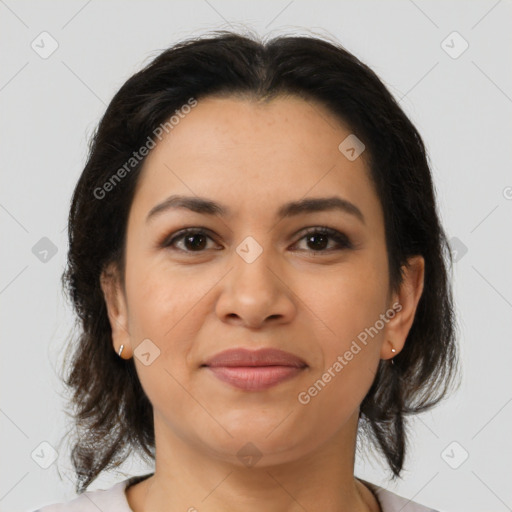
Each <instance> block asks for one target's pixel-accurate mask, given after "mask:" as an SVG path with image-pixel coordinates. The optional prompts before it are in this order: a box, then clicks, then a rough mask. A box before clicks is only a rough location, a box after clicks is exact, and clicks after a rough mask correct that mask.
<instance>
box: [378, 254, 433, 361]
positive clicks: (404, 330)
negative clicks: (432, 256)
mask: <svg viewBox="0 0 512 512" xmlns="http://www.w3.org/2000/svg"><path fill="white" fill-rule="evenodd" d="M402 268H403V269H404V271H403V280H402V284H401V285H400V290H399V292H398V293H395V294H394V296H393V300H392V302H391V306H390V308H393V309H394V310H395V316H394V317H393V318H391V319H390V320H389V322H388V323H387V326H386V339H385V341H384V343H383V345H382V348H381V353H380V357H381V359H391V358H393V357H395V356H396V355H397V354H398V353H399V352H400V351H401V350H402V349H403V348H404V345H405V340H406V338H407V335H408V334H409V331H410V329H411V327H412V324H413V321H414V315H415V314H416V308H417V306H418V302H419V301H420V298H421V294H422V293H423V285H424V277H425V260H424V258H423V257H422V256H419V255H418V256H413V257H411V258H409V259H408V260H407V264H406V265H404V266H403V267H402ZM392 348H394V349H395V350H396V352H392V351H391V349H392Z"/></svg>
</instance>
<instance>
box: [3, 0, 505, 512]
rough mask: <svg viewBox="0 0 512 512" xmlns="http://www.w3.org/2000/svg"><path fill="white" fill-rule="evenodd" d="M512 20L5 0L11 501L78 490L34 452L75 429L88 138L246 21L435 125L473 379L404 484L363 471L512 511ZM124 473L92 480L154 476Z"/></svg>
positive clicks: (7, 504) (442, 203) (454, 506)
mask: <svg viewBox="0 0 512 512" xmlns="http://www.w3.org/2000/svg"><path fill="white" fill-rule="evenodd" d="M511 21H512V3H511V2H510V1H505V0H502V1H478V2H477V1H475V2H469V1H468V2H460V1H443V2H441V1H420V0H415V1H414V2H413V1H408V0H402V1H394V2H391V1H380V2H377V1H373V2H371V1H357V2H356V1H337V2H325V1H324V2H319V1H316V2H307V1H300V0H294V1H293V0H292V1H289V0H282V1H281V0H278V1H273V2H257V3H256V2H235V1H221V0H197V1H190V2H169V1H167V2H158V1H146V2H142V1H132V2H129V1H124V2H121V1H117V2H115V1H100V0H92V1H85V0H81V1H67V2H48V1H46V2H35V1H33V2H23V1H15V0H5V1H3V0H0V38H1V39H0V42H1V48H2V51H1V56H0V58H1V62H0V106H1V111H2V115H1V118H0V127H1V134H0V144H1V155H2V158H1V165H2V186H1V190H0V220H1V229H2V241H3V243H2V244H1V252H2V256H1V257H2V260H1V261H2V266H1V275H0V301H1V309H0V314H1V327H2V340H1V341H2V348H1V363H2V367H1V390H2V394H1V402H0V427H1V436H0V442H1V458H0V460H1V461H2V463H1V468H0V510H1V511H2V512H4V511H10V512H23V511H30V510H35V508H36V507H38V506H41V505H44V504H47V503H50V502H55V501H65V500H67V499H71V498H72V497H74V492H73V488H72V485H71V481H70V480H69V476H70V475H71V473H70V468H71V465H70V462H69V460H68V455H69V453H68V451H66V449H64V448H65V447H62V449H61V451H60V453H59V459H58V461H57V463H54V464H52V465H51V466H50V467H49V468H48V469H42V468H41V467H40V466H39V465H38V464H37V463H36V462H35V461H34V460H33V459H32V458H31V453H32V452H33V451H34V450H36V453H39V454H40V457H42V459H44V457H47V456H48V453H49V452H48V450H49V449H48V446H47V445H43V446H42V447H40V443H42V442H47V443H50V444H51V445H52V446H54V447H57V446H58V443H59V441H60V440H61V437H62V434H63V433H64V431H65V429H66V428H69V423H67V421H68V418H67V417H66V416H65V414H64V412H63V407H64V399H63V396H62V387H61V384H60V382H59V379H58V377H57V371H58V365H59V364H60V362H61V359H62V355H63V347H64V345H65V342H66V337H67V336H68V334H69V330H70V329H71V328H72V325H73V317H72V315H71V312H70V309H69V307H68V306H67V304H66V302H65V299H64V297H63V294H62V292H61V289H60V275H61V273H62V270H63V268H64V263H65V256H66V249H67V246H66V243H67V239H66V228H65V226H66V215H67V210H68V204H69V199H70V196H71V192H72V189H73V187H74V184H75V182H76V180H77V179H78V176H79V174H80V173H81V170H82V167H83V165H84V162H85V157H86V151H87V146H86V144H87V140H88V137H89V135H90V134H91V132H92V130H93V128H94V127H95V126H96V124H97V122H98V121H99V119H100V116H101V115H102V114H103V112H104V110H105V107H106V105H107V104H108V102H109V101H110V99H111V98H112V96H113V94H114V93H115V92H116V91H117V90H118V88H119V87H120V86H121V85H122V83H123V82H124V81H125V80H126V79H127V78H128V77H129V76H130V75H131V74H133V73H134V72H135V71H137V70H138V69H140V68H141V67H142V65H143V64H146V63H147V62H149V60H150V59H151V58H152V57H153V56H155V55H156V54H157V53H158V52H159V51H160V50H163V49H164V48H166V47H168V46H169V45H170V44H172V43H174V42H176V41H178V40H180V39H183V38H185V37H188V36H190V35H199V34H201V33H203V32H204V31H207V30H210V29H218V28H226V29H229V28H234V29H235V30H237V29H240V28H242V29H243V27H244V26H247V27H250V28H252V29H254V30H256V31H257V32H258V33H260V34H268V33H272V34H275V35H277V34H281V33H283V32H287V33H292V32H293V33H296V32H299V33H306V34H310V33H311V32H315V33H317V34H319V35H325V36H328V37H335V38H337V39H338V40H339V41H340V42H341V43H342V44H343V45H344V46H345V47H346V48H347V49H348V50H350V51H352V52H353V53H355V54H356V55H357V56H358V57H359V58H361V59H362V60H363V61H364V62H366V63H367V64H368V65H370V67H372V68H373V69H374V70H375V71H376V72H377V74H378V75H379V76H380V77H381V79H383V81H384V82H385V83H386V84H387V85H388V87H389V88H390V89H391V91H392V92H393V94H394V95H396V96H397V97H398V98H400V99H401V105H402V107H403V108H404V109H405V111H406V112H407V113H408V115H409V116H410V118H411V119H412V121H413V122H414V123H415V124H416V126H417V127H418V129H419V131H420V132H421V134H422V135H423V137H424V140H425V142H426V145H427V147H428V150H429V154H430V158H431V161H432V167H433V173H434V178H435V184H436V189H437V193H438V201H439V207H440V210H441V215H442V221H443V223H444V226H445V227H446V230H447V233H448V235H449V237H450V238H451V237H456V239H458V240H456V241H455V242H453V246H454V247H455V248H457V249H458V257H459V258H460V259H459V260H458V262H457V264H456V265H455V271H454V287H455V299H456V306H457V312H458V315H459V320H458V321H459V340H460V345H461V353H462V363H463V367H464V375H463V384H462V386H461V388H460V390H459V391H458V392H457V393H456V394H455V395H453V396H452V397H451V398H450V399H449V400H447V401H446V402H444V403H443V404H442V405H440V406H439V407H438V408H437V409H435V410H434V411H433V412H432V413H428V414H424V415H422V416H421V417H418V418H416V419H415V420H414V421H413V422H411V432H412V435H411V451H410V454H409V457H408V459H407V463H406V471H404V474H403V479H402V480H400V481H399V482H398V483H396V484H392V483H390V482H388V481H387V480H386V479H387V475H388V474H389V473H388V472H387V471H386V470H385V467H384V466H383V465H382V464H381V463H379V462H378V461H377V460H374V459H369V460H359V461H358V463H357V467H356V474H357V475H358V476H360V477H363V478H366V479H367V480H370V481H373V482H375V483H377V484H380V485H384V486H387V487H388V488H389V489H391V490H394V491H395V492H397V493H399V494H402V495H404V496H406V497H408V498H412V499H414V500H415V501H419V502H420V503H425V504H428V505H431V506H433V507H436V508H438V509H439V510H441V511H450V512H451V511H454V512H455V511H464V512H471V511H478V510H485V511H489V510H493V511H497V512H499V511H506V510H512V486H511V485H510V484H511V473H510V468H511V467H510V460H512V437H511V436H510V432H511V423H512V421H511V420H512V403H511V402H512V387H511V385H510V384H511V381H510V368H511V367H512V345H511V340H510V332H511V328H512V315H511V308H512V286H511V285H512V273H511V271H510V261H511V253H512V250H511V249H512V247H511V245H512V242H511V237H510V219H511V212H512V200H511V198H512V175H511V173H510V162H511V159H510V156H511V139H510V136H511V133H512V118H511V113H512V72H511V65H510V63H511V62H512V59H511V57H512V55H511V53H512V30H511V29H510V27H511ZM43 31H47V32H48V33H50V34H51V36H52V37H53V38H54V39H55V40H56V41H57V42H58V45H59V46H58V49H57V50H56V51H55V52H54V53H53V54H52V55H51V56H49V57H48V58H47V59H43V58H42V57H41V56H40V55H39V54H38V53H36V52H35V51H34V50H33V49H32V48H31V43H32V41H34V40H35V41H36V43H37V42H38V41H40V38H39V39H38V36H39V34H40V33H41V32H43ZM453 31H457V32H458V33H459V34H460V35H461V36H462V37H463V38H464V39H465V40H466V41H467V42H468V43H469V48H468V49H467V50H466V51H465V52H464V53H463V54H462V55H460V56H459V57H458V58H456V59H454V58H452V57H451V56H450V55H448V54H447V53H446V51H445V50H444V49H443V47H442V46H441V43H442V41H443V40H445V38H446V37H447V36H448V35H449V34H451V33H452V32H453ZM38 44H39V45H40V46H42V44H43V43H41V42H39V43H38ZM446 44H448V45H449V46H452V47H453V48H452V49H451V50H450V51H452V53H453V52H454V51H457V50H458V49H460V48H461V46H460V44H461V41H459V40H457V39H455V40H454V39H453V38H452V39H448V41H447V43H445V45H446ZM45 48H46V49H48V48H49V43H48V40H47V42H46V43H45ZM91 235H93V234H91ZM42 237H48V238H49V239H50V240H51V241H52V242H53V244H55V246H56V248H57V253H56V254H55V256H53V257H51V258H48V261H46V262H42V261H40V259H39V258H38V257H36V255H35V254H34V253H33V252H32V248H33V246H34V245H35V244H36V243H37V242H38V241H39V240H40V239H41V238H42ZM461 244H464V246H465V247H466V248H467V253H466V254H464V255H463V256H462V257H460V256H461V255H462V252H461V251H460V247H462V245H461ZM453 441H456V442H457V443H458V444H457V445H452V446H450V447H449V448H448V450H447V451H445V449H446V448H447V447H448V446H449V445H450V443H452V442H453ZM464 451H467V453H468V454H469V457H468V459H467V460H466V461H465V462H464V463H463V464H461V465H460V466H459V467H458V468H457V469H453V468H452V467H450V465H449V464H448V463H447V462H446V461H449V462H450V463H451V464H452V465H457V464H459V463H460V461H461V460H462V457H463V456H464ZM443 453H444V458H443V455H442V454H443ZM44 454H45V455H44ZM43 455H44V456H43ZM57 465H58V467H59V468H60V470H61V476H59V473H58V472H57ZM120 469H121V470H122V471H123V472H120V473H117V474H114V473H113V474H110V475H104V476H102V477H101V478H100V479H98V480H97V482H96V483H95V484H94V485H93V486H92V489H95V488H101V487H103V488H105V487H107V486H110V485H112V484H113V483H115V482H116V481H119V480H121V479H124V478H125V477H126V476H127V475H130V474H140V473H143V472H146V471H147V470H148V469H149V468H147V467H146V466H143V465H141V464H139V463H138V462H137V461H132V462H131V463H130V464H127V465H125V466H123V467H122V468H120ZM105 512H107V511H105Z"/></svg>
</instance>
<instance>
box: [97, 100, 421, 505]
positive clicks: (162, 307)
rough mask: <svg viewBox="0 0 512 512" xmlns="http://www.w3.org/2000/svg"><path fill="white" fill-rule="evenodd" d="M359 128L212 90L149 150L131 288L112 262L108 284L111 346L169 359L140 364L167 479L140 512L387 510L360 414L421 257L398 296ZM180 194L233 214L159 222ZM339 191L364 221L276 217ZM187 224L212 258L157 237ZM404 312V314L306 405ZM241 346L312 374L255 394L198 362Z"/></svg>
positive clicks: (157, 483)
mask: <svg viewBox="0 0 512 512" xmlns="http://www.w3.org/2000/svg"><path fill="white" fill-rule="evenodd" d="M350 133H351V132H350V129H349V128H348V127H346V126H345V125H344V124H343V123H341V122H340V121H339V120H338V119H337V118H335V117H333V115H332V114H331V113H330V112H329V111H328V110H327V109H325V107H323V106H322V105H319V104H317V103H313V102H311V101H307V102H306V101H305V100H303V99H300V98H297V97H293V96H291V97H290V96H288V97H279V98H276V99H274V100H272V101H271V102H269V103H267V104H265V103H263V102H257V101H255V100H252V99H247V98H245V99H244V98H235V97H229V98H220V97H208V98H205V99H201V100H200V101H199V103H198V105H197V106H196V107H195V108H193V109H192V110H191V112H190V113H189V114H187V115H186V117H184V118H183V119H181V120H180V122H179V124H177V125H176V126H175V127H174V128H173V130H172V131H171V132H170V133H169V134H168V135H167V136H166V137H165V138H164V139H163V140H162V141H161V142H159V143H158V144H157V146H156V147H155V148H154V149H153V150H152V151H151V152H150V154H149V155H148V157H147V159H146V161H145V164H144V168H143V171H142V173H141V176H140V179H139V182H138V185H137V190H136V193H135V196H134V200H133V203H132V206H131V210H130V213H129V219H128V231H127V245H126V271H125V288H124V289H123V287H122V286H121V285H120V284H119V279H118V278H117V279H116V268H115V267H109V268H107V269H105V272H104V274H103V276H102V288H103V291H104V295H105V300H106V302H107V308H108V314H109V319H110V323H111V326H112V341H113V348H114V350H116V352H117V351H118V350H119V347H120V346H121V345H122V344H123V345H124V350H123V353H122V357H123V358H125V359H128V358H130V357H134V351H135V350H136V348H137V346H138V345H139V344H140V343H141V342H142V340H144V339H147V338H149V339H150V340H151V341H152V343H154V345H155V346H156V347H158V349H159V350H160V355H159V356H158V357H157V358H156V359H155V360H154V361H153V362H152V363H151V364H150V365H148V366H146V365H144V364H143V363H142V362H141V360H140V359H139V358H138V357H135V364H136V368H137V373H138V376H139V378H140V381H141V384H142V386H143V388H144V391H145V392H146V394H147V396H148V398H149V400H150V401H151V403H152V405H153V409H154V422H155V438H156V461H155V474H154V476H152V477H150V478H148V479H146V480H144V481H142V482H140V483H138V484H135V485H133V486H131V487H129V488H128V489H127V490H126V496H127V499H128V503H129V505H130V507H131V508H132V510H133V511H134V512H143V511H147V510H152V511H153V512H164V511H165V512H174V511H176V512H177V511H187V510H190V511H192V510H195V509H197V510H198V511H201V512H202V511H208V512H217V511H225V510H230V511H244V512H252V511H258V512H259V511H261V510H265V511H268V512H278V511H279V512H282V511H290V512H291V511H299V510H300V511H303V510H304V509H306V510H325V511H332V512H334V511H336V512H339V511H349V510H350V511H367V510H371V511H379V510H380V507H379V504H378V502H377V500H376V498H375V497H374V495H373V494H372V493H371V491H370V490H369V489H368V488H367V487H366V486H364V485H363V484H362V483H361V482H360V481H359V480H357V479H356V478H355V477H354V457H355V443H356V432H357V424H358V414H359V406H360V403H361V401H362V400H363V398H364V396H365V395H366V393H367V391H368V389H369V388H370V386H371V384H372V381H373V378H374V375H375V372H376V369H377V366H378V363H379V360H380V359H389V358H391V357H394V356H395V355H396V354H398V353H399V352H400V350H401V349H402V348H403V346H404V343H405V340H406V337H407V334H408V332H409V330H410V328H411V325H412V322H413V319H414V314H415V311H416V307H417V304H418V301H419V299H420V296H421V293H422V291H423V279H424V260H423V258H422V257H421V256H417V257H414V258H411V260H410V261H409V266H408V267H406V268H405V278H404V281H403V284H402V286H401V288H400V290H399V291H398V292H397V293H391V292H390V286H389V278H388V261H387V254H386V245H385V233H384V218H383V212H382V208H381V205H380V201H379V199H378V196H377V195H376V192H375V190H374V188H373V185H372V183H371V182H370V180H369V174H368V169H367V167H366V164H365V160H364V153H363V155H362V156H360V157H359V158H357V159H356V160H354V161H349V160H348V159H347V158H346V157H345V156H344V155H343V154H342V153H341V152H340V151H339V150H338V145H339V144H340V142H341V141H343V140H344V139H345V137H347V136H348V135H349V134H350ZM171 194H183V195H187V196H200V197H205V198H209V199H212V200H214V201H217V202H220V203H222V204H224V205H226V206H228V207H229V208H230V209H231V210H232V214H231V216H227V217H225V218H221V217H220V216H218V215H205V214H200V213H196V212H192V211H189V210H186V209H174V210H168V211H166V212H164V213H161V214H160V215H157V216H155V217H154V218H152V219H151V221H149V222H146V216H147V215H148V212H149V211H150V210H151V209H152V208H153V207H154V206H155V205H157V204H158V203H160V202H161V201H163V200H164V199H166V198H167V197H168V196H170V195H171ZM333 195H337V196H340V197H343V198H345V199H347V200H349V201H350V202H352V203H353V204H355V205H356V206H357V207H358V208H359V209H360V210H361V212H362V213H363V215H364V218H365V223H362V222H361V221H360V220H358V219H357V217H355V216H353V215H350V214H347V213H344V212H341V211H337V210H332V211H324V212H314V213H311V212H309V213H304V214H301V215H298V216H294V217H289V218H285V219H282V220H278V219H277V218H276V217H275V215H276V211H277V209H278V208H279V207H280V206H281V205H282V204H283V203H285V202H288V201H292V200H299V199H302V198H304V197H305V196H307V197H308V198H312V197H326V196H328V197H330V196H333ZM319 226H328V227H331V228H333V229H336V230H337V231H339V232H341V233H344V234H345V235H346V236H348V237H349V239H350V240H351V241H352V243H353V244H354V247H353V248H343V247H338V244H337V242H336V241H335V240H333V239H332V238H328V239H326V242H325V245H322V246H321V248H320V249H318V246H319V245H321V243H319V241H318V239H315V241H314V242H313V243H312V242H311V240H310V238H309V237H306V238H304V237H305V234H306V233H304V229H305V228H309V227H319ZM187 227H197V228H203V229H206V230H208V231H207V232H206V233H205V235H206V236H207V237H210V238H206V239H204V240H203V241H201V236H199V238H198V237H197V236H196V238H195V239H193V242H194V243H195V244H196V245H199V246H200V249H199V251H197V250H196V251H195V252H194V247H195V246H194V243H190V242H189V243H187V239H186V238H182V239H181V240H179V241H177V242H175V243H174V248H173V247H172V246H169V247H160V246H159V245H158V243H159V242H160V241H161V240H162V239H164V238H166V237H167V238H168V239H169V238H170V237H169V236H170V235H172V234H174V233H177V232H178V231H179V230H181V229H183V228H187ZM203 236H204V234H203ZM247 236H251V237H253V238H254V239H255V240H256V241H257V243H258V244H259V245H260V246H261V248H262V250H263V252H262V253H261V255H260V256H259V257H258V258H257V259H256V260H255V261H253V262H252V263H248V262H247V261H245V260H244V259H243V258H242V257H240V256H239V254H238V253H237V252H236V249H237V247H238V246H239V245H240V243H241V242H242V241H243V240H244V239H245V238H246V237H247ZM320 242H321V240H320ZM201 244H203V245H201ZM315 248H316V249H317V251H316V252H315ZM180 249H181V251H180ZM186 251H188V253H187V252H186ZM322 251H323V252H322ZM117 277H119V276H117ZM395 302H398V303H399V304H401V307H402V309H401V310H400V312H397V313H396V314H395V316H394V317H393V318H392V319H391V320H389V321H388V322H387V323H385V326H384V328H383V329H381V330H380V331H379V333H378V335H375V336H374V337H373V338H369V342H368V344H367V345H366V346H364V347H363V349H362V350H361V351H360V352H359V353H358V354H357V355H355V356H354V357H353V359H352V360H351V361H350V362H349V363H348V364H347V365H346V366H345V367H344V368H343V370H342V371H341V372H339V374H337V375H336V377H334V378H332V379H331V381H330V382H329V383H328V384H327V385H326V386H325V387H324V388H323V389H322V390H321V392H319V393H318V394H317V396H315V397H313V398H312V399H311V401H310V402H309V403H308V404H306V405H303V404H301V403H299V401H298V400H297V396H298V393H299V392H301V391H304V390H307V389H308V388H309V387H310V386H311V385H312V384H313V383H314V382H315V381H316V380H317V379H319V378H320V377H321V376H322V374H323V372H324V371H325V370H326V369H327V368H329V367H331V366H332V365H333V363H334V362H335V361H336V360H337V357H338V356H339V355H343V354H344V353H345V352H346V351H347V350H348V349H349V348H350V345H351V343H352V341H353V340H355V339H356V337H357V335H358V334H359V333H360V332H361V331H364V329H365V328H368V327H370V326H373V325H374V324H375V322H376V321H377V320H378V319H379V315H381V314H383V313H385V312H386V310H389V309H390V308H391V307H392V305H393V304H394V303H395ZM233 347H246V348H251V349H257V348H261V347H275V348H280V349H282V350H285V351H288V352H292V353H293V354H296V355H297V356H299V357H301V358H303V359H304V360H305V361H306V363H307V364H308V367H307V368H306V369H305V370H303V371H302V372H301V373H299V374H298V376H296V377H295V378H293V379H291V380H288V381H285V382H281V383H279V384H278V385H277V386H274V387H272V388H270V389H267V390H265V391H258V392H254V391H251V392H249V391H242V390H240V389H236V388H233V387H231V386H230V385H228V384H226V383H223V382H221V381H220V380H218V379H217V378H216V377H215V376H214V375H212V373H211V372H210V370H208V369H206V368H201V367H200V365H201V364H202V363H204V361H205V360H206V359H207V358H208V357H211V356H212V355H214V354H216V353H218V352H220V351H223V350H225V349H227V348H233ZM392 348H394V349H395V350H396V352H395V353H393V352H391V349H392ZM248 442H250V443H252V444H253V445H254V446H255V447H257V450H258V452H259V453H260V454H261V458H260V459H259V460H258V461H257V462H256V464H254V465H252V466H250V467H249V466H247V465H246V464H245V463H244V462H243V461H242V460H240V459H239V458H238V457H237V452H238V451H239V450H240V449H241V448H242V447H243V446H245V445H246V444H247V443H248ZM192 507H195V508H192Z"/></svg>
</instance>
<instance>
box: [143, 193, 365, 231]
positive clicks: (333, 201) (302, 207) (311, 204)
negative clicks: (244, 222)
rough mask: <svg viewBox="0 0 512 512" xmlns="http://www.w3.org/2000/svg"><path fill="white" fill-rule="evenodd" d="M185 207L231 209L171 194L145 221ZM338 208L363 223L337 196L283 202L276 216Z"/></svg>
mask: <svg viewBox="0 0 512 512" xmlns="http://www.w3.org/2000/svg"><path fill="white" fill-rule="evenodd" d="M180 208H183V209H187V210H191V211H193V212H196V213H201V214H203V215H219V216H221V217H226V216H230V215H231V210H230V209H229V208H228V207H227V206H224V205H222V204H220V203H217V202H215V201H212V200H210V199H206V198H203V197H197V196H195V197H193V196H181V195H172V196H169V197H168V198H167V199H165V200H164V201H162V202H161V203H159V204H157V205H156V206H154V207H153V208H152V209H151V210H150V212H149V213H148V215H147V217H146V222H148V221H150V220H151V219H152V218H154V217H156V216H157V215H158V214H161V213H163V212H165V211H167V210H171V209H180ZM329 210H338V211H341V212H344V213H348V214H349V215H353V216H354V217H356V218H357V219H359V220H360V221H361V222H362V223H363V224H365V218H364V215H363V213H362V212H361V210H360V209H359V208H358V207H357V206H356V205H355V204H353V203H351V202H350V201H348V200H346V199H343V198H341V197H339V196H331V197H316V198H306V199H300V200H298V201H290V202H289V203H285V204H283V205H282V206H281V207H280V208H279V210H278V211H277V217H278V218H280V219H283V218H285V217H292V216H295V215H301V214H304V213H314V212H323V211H329Z"/></svg>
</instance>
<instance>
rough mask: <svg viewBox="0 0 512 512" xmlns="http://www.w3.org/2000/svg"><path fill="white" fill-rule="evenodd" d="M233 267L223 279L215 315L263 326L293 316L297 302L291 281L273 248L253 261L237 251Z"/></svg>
mask: <svg viewBox="0 0 512 512" xmlns="http://www.w3.org/2000/svg"><path fill="white" fill-rule="evenodd" d="M233 267H234V268H233V269H232V270H231V271H230V272H228V274H227V276H226V278H225V279H223V280H222V281H221V282H222V283H223V288H222V290H221V292H220V296H219V298H218V300H217V304H216V314H217V316H218V317H219V318H220V319H221V320H222V321H223V322H226V323H230V324H233V325H239V326H244V327H247V328H250V329H261V328H263V327H264V326H265V325H266V324H269V323H272V324H273V325H278V324H284V323H288V322H290V321H291V320H292V319H293V317H294V315H295V314H296V302H295V299H294V294H293V291H292V289H291V287H290V284H291V283H289V282H287V277H286V275H285V273H284V272H283V271H282V269H280V268H279V265H277V264H276V262H275V259H272V254H271V251H270V250H264V251H263V252H262V253H261V254H260V256H259V257H258V258H256V260H254V261H252V262H250V263H249V262H248V261H246V260H244V259H243V258H242V257H240V256H239V254H238V253H236V252H234V253H233Z"/></svg>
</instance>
